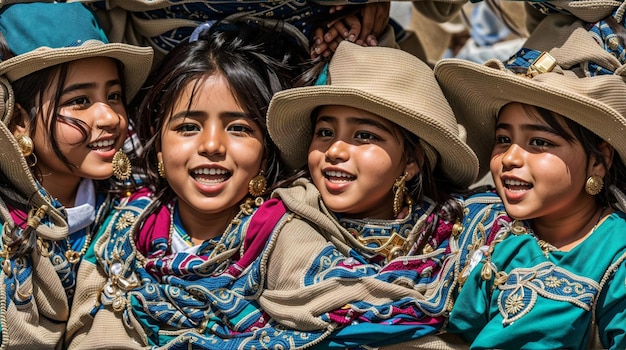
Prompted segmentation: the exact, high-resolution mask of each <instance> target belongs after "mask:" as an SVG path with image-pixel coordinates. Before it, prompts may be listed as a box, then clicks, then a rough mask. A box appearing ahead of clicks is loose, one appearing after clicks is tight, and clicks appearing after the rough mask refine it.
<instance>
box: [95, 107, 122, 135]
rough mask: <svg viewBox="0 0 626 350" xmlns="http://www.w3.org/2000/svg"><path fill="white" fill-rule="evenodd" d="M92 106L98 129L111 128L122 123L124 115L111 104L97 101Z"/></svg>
mask: <svg viewBox="0 0 626 350" xmlns="http://www.w3.org/2000/svg"><path fill="white" fill-rule="evenodd" d="M91 108H92V112H93V116H94V120H95V121H96V126H97V127H98V129H102V130H109V129H113V128H117V127H118V126H119V125H120V122H121V120H122V118H123V116H121V115H120V114H118V113H117V112H116V111H115V110H114V109H113V108H112V107H111V106H110V105H108V104H106V103H102V102H96V103H94V104H93V105H92V106H91Z"/></svg>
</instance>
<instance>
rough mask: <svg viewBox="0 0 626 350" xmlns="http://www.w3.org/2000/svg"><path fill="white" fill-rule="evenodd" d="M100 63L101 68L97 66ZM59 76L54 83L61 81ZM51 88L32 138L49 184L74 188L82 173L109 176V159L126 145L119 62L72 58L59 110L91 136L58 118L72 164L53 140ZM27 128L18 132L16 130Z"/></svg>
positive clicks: (61, 139)
mask: <svg viewBox="0 0 626 350" xmlns="http://www.w3.org/2000/svg"><path fill="white" fill-rule="evenodd" d="M96 68H97V69H96ZM58 79H59V78H58V76H57V77H56V78H54V80H53V82H52V84H51V86H57V82H58ZM50 90H52V89H49V91H47V92H46V93H45V94H44V101H43V104H42V109H41V110H42V111H43V112H42V113H43V114H40V115H38V116H37V125H36V127H35V132H34V135H31V138H32V139H33V141H34V144H35V155H36V156H37V161H38V162H37V166H38V168H39V170H40V171H41V174H42V183H43V186H44V187H45V188H46V189H49V188H50V187H54V188H68V189H74V188H75V187H76V186H78V183H79V182H80V180H81V179H82V178H89V179H95V180H102V179H107V178H109V177H110V176H111V175H112V174H113V167H112V165H111V161H112V159H113V155H114V154H115V152H116V151H117V150H118V149H119V148H121V147H122V145H123V143H124V139H125V138H126V134H127V131H128V123H127V117H126V109H125V106H124V103H123V100H122V85H121V81H120V76H119V72H118V68H117V64H116V63H115V61H114V60H113V59H111V58H104V57H97V58H86V59H81V60H77V61H74V62H71V63H70V64H69V67H68V72H67V78H66V81H65V84H64V85H63V87H62V92H61V97H60V99H59V103H58V105H59V109H58V111H57V113H58V114H59V115H62V116H64V117H67V118H72V119H75V120H79V121H81V122H82V123H84V124H83V126H84V127H85V130H86V131H87V137H86V139H85V137H84V135H83V134H82V133H81V132H80V130H79V129H77V128H76V127H75V126H73V125H72V124H70V123H68V122H66V121H63V120H60V119H57V122H56V125H53V126H52V128H53V129H55V130H56V135H57V138H58V146H59V149H60V152H61V153H62V154H63V155H64V156H65V157H67V159H68V160H69V162H70V164H71V165H70V166H69V167H68V165H67V164H65V163H64V162H63V161H62V160H61V159H59V157H57V155H56V154H55V153H54V151H53V149H52V146H51V145H50V141H49V140H50V136H49V128H50V123H51V122H52V121H51V116H50V115H47V113H48V111H49V107H50V105H51V104H52V101H53V99H54V98H55V96H54V92H53V91H50ZM19 133H23V132H16V134H19Z"/></svg>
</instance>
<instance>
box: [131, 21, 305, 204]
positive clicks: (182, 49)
mask: <svg viewBox="0 0 626 350" xmlns="http://www.w3.org/2000/svg"><path fill="white" fill-rule="evenodd" d="M285 25H286V24H285ZM308 56H309V53H308V48H307V47H303V46H301V45H300V44H299V42H298V41H297V40H295V39H294V38H293V37H292V36H290V35H289V33H288V32H287V31H283V30H281V28H280V27H270V28H268V27H267V26H264V25H258V24H254V23H252V22H250V21H247V20H238V21H232V22H231V21H221V22H218V23H216V24H213V25H212V26H211V27H210V28H209V29H208V30H205V31H203V32H201V33H200V34H199V36H198V39H197V40H195V41H191V42H183V43H181V44H179V45H178V46H177V47H175V48H174V49H173V50H171V51H170V52H169V53H168V54H167V55H166V56H165V58H164V60H163V62H162V63H161V65H160V67H158V69H156V70H155V71H154V72H153V73H152V75H151V76H150V77H149V78H148V81H147V83H146V84H145V87H144V88H143V89H142V91H141V92H140V95H141V96H138V98H137V99H136V102H137V106H138V107H137V108H138V112H137V116H138V119H137V123H136V126H137V134H138V136H139V139H140V142H141V143H142V144H143V151H142V153H141V154H140V156H139V159H138V161H139V167H140V168H142V170H143V171H144V172H145V174H144V175H145V177H146V181H147V185H148V186H149V187H151V189H152V190H153V191H154V192H155V193H156V197H157V200H158V201H160V203H167V202H169V201H170V200H171V199H172V198H174V197H175V193H174V191H173V190H172V189H171V188H170V187H169V186H168V185H167V182H166V181H165V180H164V179H161V178H160V177H159V175H158V170H157V146H158V143H159V142H160V135H161V130H162V129H163V127H164V125H163V123H164V121H165V120H166V119H167V116H168V115H170V114H171V113H172V109H173V108H174V105H175V103H176V101H177V100H178V98H179V96H180V95H181V94H182V92H183V90H184V88H185V87H186V86H187V85H188V84H189V83H190V82H194V81H198V80H200V79H203V78H206V77H209V76H212V75H215V74H220V75H223V76H224V78H225V79H226V80H227V81H228V84H229V86H230V88H231V90H232V94H233V97H234V98H235V100H236V101H237V102H238V103H239V104H240V105H241V107H242V108H243V109H244V111H245V112H246V113H247V114H248V115H249V116H251V117H252V118H253V120H254V121H255V122H256V123H257V124H258V125H259V126H260V128H261V129H262V131H263V134H264V144H265V145H264V146H265V155H266V156H267V164H268V168H267V170H266V173H265V175H266V177H267V179H268V185H270V186H271V185H273V184H274V183H275V182H276V181H277V180H278V179H279V178H280V177H281V176H282V172H283V169H282V162H281V160H280V157H279V152H278V149H277V148H276V146H275V145H274V142H273V141H272V140H271V139H270V138H269V135H268V133H267V127H266V124H265V121H266V119H265V118H266V116H265V114H266V111H267V107H268V105H269V102H270V99H271V98H272V96H273V95H274V93H276V92H278V91H281V90H284V89H285V88H289V87H291V86H292V85H293V83H294V81H295V80H296V79H297V78H298V77H299V75H300V74H301V73H302V71H304V69H305V66H306V64H307V63H308V61H309V58H308ZM194 94H195V89H194V91H193V92H192V96H191V99H190V100H189V104H188V105H189V106H191V103H192V101H193V98H194Z"/></svg>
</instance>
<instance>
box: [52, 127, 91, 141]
mask: <svg viewBox="0 0 626 350" xmlns="http://www.w3.org/2000/svg"><path fill="white" fill-rule="evenodd" d="M56 133H57V140H58V142H59V147H62V146H63V145H71V146H74V145H78V144H81V143H83V142H88V141H89V138H88V137H87V138H85V135H83V134H82V133H81V132H80V130H79V129H77V128H75V127H72V126H69V125H67V124H64V123H57V127H56Z"/></svg>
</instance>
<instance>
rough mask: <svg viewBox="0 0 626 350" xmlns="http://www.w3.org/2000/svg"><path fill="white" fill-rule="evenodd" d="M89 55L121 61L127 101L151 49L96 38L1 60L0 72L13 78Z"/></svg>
mask: <svg viewBox="0 0 626 350" xmlns="http://www.w3.org/2000/svg"><path fill="white" fill-rule="evenodd" d="M90 57H110V58H113V59H116V60H118V61H120V62H121V63H122V64H123V66H124V72H123V74H124V80H125V82H126V98H127V100H128V101H130V100H131V99H132V98H133V97H135V95H136V94H137V92H139V89H140V88H141V85H142V84H143V83H144V81H145V80H146V78H147V77H148V74H149V73H150V69H151V68H152V58H153V50H152V48H150V47H140V46H134V45H128V44H121V43H108V44H105V43H103V42H101V41H97V40H89V41H86V42H85V43H83V45H81V46H76V47H64V48H49V47H41V48H38V49H36V50H33V51H30V52H27V53H24V54H21V55H18V56H15V57H12V58H10V59H8V60H6V61H4V62H2V63H0V74H4V75H6V77H7V78H8V79H9V80H10V81H11V82H14V81H15V80H18V79H20V78H23V77H25V76H27V75H29V74H31V73H34V72H37V71H39V70H42V69H45V68H48V67H52V66H55V65H58V64H61V63H66V62H71V61H75V60H79V59H83V58H90Z"/></svg>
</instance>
